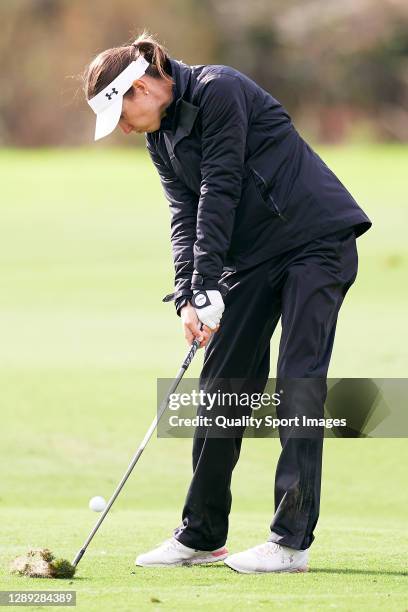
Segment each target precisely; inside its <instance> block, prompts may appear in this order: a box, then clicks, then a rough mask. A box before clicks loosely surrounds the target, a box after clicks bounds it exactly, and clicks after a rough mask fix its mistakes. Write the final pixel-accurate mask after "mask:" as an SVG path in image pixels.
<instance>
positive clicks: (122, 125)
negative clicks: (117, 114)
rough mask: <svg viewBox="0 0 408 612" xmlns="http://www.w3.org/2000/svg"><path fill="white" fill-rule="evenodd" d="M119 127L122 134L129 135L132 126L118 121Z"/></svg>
mask: <svg viewBox="0 0 408 612" xmlns="http://www.w3.org/2000/svg"><path fill="white" fill-rule="evenodd" d="M119 125H120V129H121V130H122V132H123V133H124V134H130V132H131V131H132V130H133V128H132V126H131V125H129V124H128V123H125V122H124V121H119Z"/></svg>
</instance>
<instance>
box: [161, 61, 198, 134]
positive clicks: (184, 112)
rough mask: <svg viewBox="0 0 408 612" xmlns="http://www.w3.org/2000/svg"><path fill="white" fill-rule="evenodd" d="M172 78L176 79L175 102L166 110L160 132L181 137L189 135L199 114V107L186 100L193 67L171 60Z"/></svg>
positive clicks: (174, 85) (174, 87)
mask: <svg viewBox="0 0 408 612" xmlns="http://www.w3.org/2000/svg"><path fill="white" fill-rule="evenodd" d="M169 62H170V67H171V76H172V77H173V79H174V84H173V100H172V102H171V103H170V104H169V106H167V108H166V115H165V117H163V119H162V120H161V123H160V128H159V130H160V131H171V132H176V137H177V140H179V137H180V136H181V137H182V136H183V135H186V134H187V133H189V130H190V129H191V127H192V123H194V119H195V117H196V115H197V112H198V107H197V106H194V104H191V103H190V102H188V100H186V99H185V98H188V97H189V86H190V84H191V80H192V70H191V66H188V65H187V64H184V62H182V61H179V60H174V59H171V58H170V59H169Z"/></svg>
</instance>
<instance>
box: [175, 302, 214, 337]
mask: <svg viewBox="0 0 408 612" xmlns="http://www.w3.org/2000/svg"><path fill="white" fill-rule="evenodd" d="M180 317H181V322H182V324H183V328H184V337H185V339H186V340H187V343H188V344H190V345H191V344H193V342H194V340H195V338H198V339H199V340H200V348H203V347H204V346H206V345H207V344H208V341H209V340H210V338H211V335H212V334H213V333H215V332H217V331H218V330H219V328H220V326H219V325H218V326H217V327H216V328H215V329H213V330H212V329H210V328H209V327H207V325H203V328H202V329H200V321H199V318H198V317H197V314H196V311H195V308H194V307H193V306H192V305H191V304H190V303H188V304H186V305H185V306H183V308H182V309H181V311H180Z"/></svg>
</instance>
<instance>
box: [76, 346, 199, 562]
mask: <svg viewBox="0 0 408 612" xmlns="http://www.w3.org/2000/svg"><path fill="white" fill-rule="evenodd" d="M199 345H200V343H199V342H198V340H194V342H193V344H192V345H191V347H190V348H189V350H188V353H187V354H186V356H185V358H184V361H183V364H182V366H181V368H180V370H179V371H178V373H177V376H176V378H175V379H174V381H173V382H172V384H171V385H170V388H169V390H168V391H167V394H166V397H165V398H164V399H163V401H162V403H161V404H160V407H159V409H158V411H157V414H156V416H155V418H154V419H153V422H152V424H151V425H150V427H149V429H148V430H147V432H146V435H145V437H144V438H143V440H142V442H141V444H140V446H139V448H138V449H137V451H136V453H135V454H134V456H133V458H132V460H131V462H130V464H129V467H128V469H127V470H126V472H125V474H124V476H123V478H122V480H121V481H120V483H119V484H118V486H117V487H116V489H115V491H114V492H113V494H112V496H111V498H110V499H109V501H108V503H107V504H106V508H105V509H104V511H103V512H102V514H101V516H100V517H99V519H98V521H97V522H96V524H95V526H94V528H93V529H92V531H91V533H90V534H89V536H88V537H87V539H86V540H85V542H84V545H83V546H82V548H81V549H80V550H79V551H78V552H77V554H76V556H75V558H74V560H73V561H72V565H73V566H74V567H76V566H77V565H78V563H79V562H80V560H81V559H82V557H83V556H84V554H85V551H86V549H87V548H88V546H89V543H90V542H91V540H92V538H93V537H94V535H95V533H96V532H97V531H98V529H99V527H100V526H101V524H102V523H103V521H104V519H105V516H106V515H107V514H108V512H109V510H110V509H111V507H112V505H113V503H114V501H115V499H116V498H117V497H118V495H119V493H120V492H121V490H122V489H123V487H124V484H125V482H126V481H127V479H128V478H129V476H130V474H131V472H132V470H133V468H134V467H135V465H136V463H137V462H138V461H139V459H140V456H141V454H142V453H143V451H144V449H145V448H146V445H147V443H148V442H149V440H150V438H151V437H152V435H153V433H154V431H155V429H156V427H157V424H158V422H159V421H160V419H161V417H162V416H163V414H164V412H165V410H166V408H167V405H168V403H169V399H170V396H171V394H172V393H174V391H175V390H176V389H177V387H178V385H179V383H180V380H181V379H182V378H183V376H184V373H185V371H186V370H187V368H188V366H189V365H190V363H191V361H192V359H193V357H194V355H195V354H196V352H197V349H198V347H199Z"/></svg>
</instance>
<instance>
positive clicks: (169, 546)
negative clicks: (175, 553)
mask: <svg viewBox="0 0 408 612" xmlns="http://www.w3.org/2000/svg"><path fill="white" fill-rule="evenodd" d="M161 547H162V548H163V550H164V551H169V550H178V549H179V542H178V541H177V540H176V538H169V539H168V540H165V541H164V542H163V543H162V544H161Z"/></svg>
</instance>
